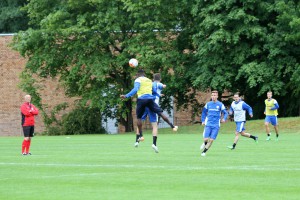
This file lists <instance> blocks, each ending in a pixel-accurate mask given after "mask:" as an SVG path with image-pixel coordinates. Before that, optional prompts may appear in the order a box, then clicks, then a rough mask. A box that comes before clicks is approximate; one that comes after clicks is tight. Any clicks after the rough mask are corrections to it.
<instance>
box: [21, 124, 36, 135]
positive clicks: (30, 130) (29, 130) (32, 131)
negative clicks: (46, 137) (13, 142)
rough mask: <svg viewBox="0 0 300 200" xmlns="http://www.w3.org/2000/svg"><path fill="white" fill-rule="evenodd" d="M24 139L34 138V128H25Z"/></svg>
mask: <svg viewBox="0 0 300 200" xmlns="http://www.w3.org/2000/svg"><path fill="white" fill-rule="evenodd" d="M23 133H24V137H33V135H34V126H23Z"/></svg>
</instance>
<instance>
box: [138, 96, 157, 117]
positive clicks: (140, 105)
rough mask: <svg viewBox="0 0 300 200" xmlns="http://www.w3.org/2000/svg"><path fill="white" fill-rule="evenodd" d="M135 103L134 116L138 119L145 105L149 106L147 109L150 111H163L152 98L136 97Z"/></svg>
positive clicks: (142, 113)
mask: <svg viewBox="0 0 300 200" xmlns="http://www.w3.org/2000/svg"><path fill="white" fill-rule="evenodd" d="M136 104H137V105H136V116H137V118H138V119H142V117H143V115H144V112H145V110H146V107H148V108H149V111H152V112H153V113H155V114H158V115H160V114H161V113H162V112H163V110H162V109H161V108H160V107H159V106H158V105H157V104H156V103H155V102H154V100H153V99H137V103H136Z"/></svg>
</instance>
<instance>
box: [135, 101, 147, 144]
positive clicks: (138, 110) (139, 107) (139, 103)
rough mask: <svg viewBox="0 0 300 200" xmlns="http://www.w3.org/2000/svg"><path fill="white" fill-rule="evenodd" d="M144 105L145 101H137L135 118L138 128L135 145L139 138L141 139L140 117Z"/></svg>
mask: <svg viewBox="0 0 300 200" xmlns="http://www.w3.org/2000/svg"><path fill="white" fill-rule="evenodd" d="M145 105H146V101H145V100H144V99H138V100H137V105H136V116H137V128H138V134H137V135H136V141H135V142H136V143H135V146H136V144H138V142H139V140H140V138H142V137H143V123H142V117H143V114H144V113H145Z"/></svg>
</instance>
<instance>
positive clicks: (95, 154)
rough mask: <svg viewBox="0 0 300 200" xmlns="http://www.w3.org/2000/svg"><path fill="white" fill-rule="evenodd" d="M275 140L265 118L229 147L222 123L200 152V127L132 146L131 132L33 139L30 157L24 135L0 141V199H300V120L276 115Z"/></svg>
mask: <svg viewBox="0 0 300 200" xmlns="http://www.w3.org/2000/svg"><path fill="white" fill-rule="evenodd" d="M279 123H280V133H281V135H280V140H279V141H278V142H276V141H275V140H274V135H275V134H274V131H273V128H272V131H273V135H272V139H273V140H271V141H269V142H267V141H265V138H266V135H265V132H264V125H263V120H252V121H249V122H248V123H247V124H246V128H247V130H249V132H252V133H253V134H254V135H258V136H259V142H258V144H256V143H255V142H254V141H253V140H252V139H247V138H241V139H240V141H239V143H238V145H237V148H236V150H233V151H232V150H228V149H227V148H226V146H227V145H231V144H232V141H233V138H234V134H233V130H234V128H235V125H234V123H232V122H229V123H226V124H223V125H222V127H221V130H220V133H219V136H218V139H217V140H216V141H215V143H214V144H213V146H212V148H211V149H210V150H209V151H208V152H207V156H206V157H201V156H200V153H201V152H200V150H199V146H200V145H201V143H202V131H203V127H201V126H200V125H194V126H187V127H180V130H179V131H178V132H177V133H172V131H171V129H160V130H159V137H158V147H159V150H160V152H159V153H158V154H156V153H154V151H153V150H152V149H151V143H152V136H151V134H150V132H149V131H147V132H146V133H145V141H144V142H143V143H141V145H140V147H139V148H134V147H133V144H134V139H135V136H134V134H133V133H129V134H119V135H86V136H52V137H48V136H37V137H35V138H33V142H32V148H31V152H32V153H33V155H32V156H21V155H20V148H21V143H22V137H1V138H0V150H1V155H0V199H1V200H2V199H3V200H18V199H20V200H21V199H22V200H27V199H28V200H29V199H30V200H47V199H51V200H52V199H55V200H59V199H63V200H65V199H68V200H69V199H70V200H76V199H78V200H79V199H80V200H82V199H84V200H87V199H88V200H89V199H101V200H102V199H120V200H123V199H143V200H146V199H155V200H156V199H168V200H174V199H180V200H181V199H185V200H189V199H256V200H257V199H264V200H265V199H272V200H275V199H299V198H300V157H299V155H300V118H299V117H298V118H285V119H279Z"/></svg>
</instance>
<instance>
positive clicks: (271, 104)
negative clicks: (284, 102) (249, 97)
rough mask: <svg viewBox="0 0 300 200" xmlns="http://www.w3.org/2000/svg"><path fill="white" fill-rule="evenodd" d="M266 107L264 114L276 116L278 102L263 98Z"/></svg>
mask: <svg viewBox="0 0 300 200" xmlns="http://www.w3.org/2000/svg"><path fill="white" fill-rule="evenodd" d="M265 104H266V108H265V112H266V116H277V115H278V111H277V109H278V108H279V105H278V102H277V101H276V100H275V99H266V100H265Z"/></svg>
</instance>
